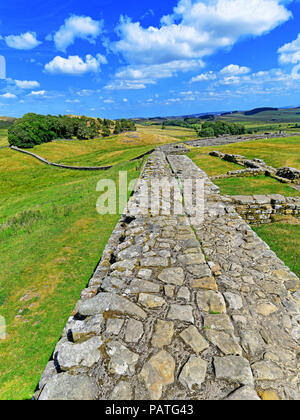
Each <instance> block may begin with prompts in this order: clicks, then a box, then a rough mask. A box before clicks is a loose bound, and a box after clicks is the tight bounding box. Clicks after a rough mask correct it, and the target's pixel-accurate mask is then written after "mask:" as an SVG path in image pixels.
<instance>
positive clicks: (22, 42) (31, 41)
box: [4, 32, 41, 50]
mask: <svg viewBox="0 0 300 420" xmlns="http://www.w3.org/2000/svg"><path fill="white" fill-rule="evenodd" d="M4 39H5V42H6V44H7V45H8V47H10V48H15V49H17V50H32V49H33V48H36V47H38V46H39V45H40V44H41V42H40V41H38V40H37V38H36V33H35V32H26V33H24V34H21V35H9V36H6V37H5V38H4Z"/></svg>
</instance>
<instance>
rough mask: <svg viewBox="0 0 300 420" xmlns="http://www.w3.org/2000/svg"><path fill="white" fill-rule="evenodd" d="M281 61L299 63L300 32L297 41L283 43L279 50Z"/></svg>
mask: <svg viewBox="0 0 300 420" xmlns="http://www.w3.org/2000/svg"><path fill="white" fill-rule="evenodd" d="M278 53H279V54H280V55H279V61H280V62H281V63H282V64H289V63H292V64H297V63H299V61H300V34H299V35H298V37H297V39H295V41H292V42H289V43H287V44H285V45H283V46H282V47H281V48H279V50H278Z"/></svg>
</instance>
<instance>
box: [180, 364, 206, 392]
mask: <svg viewBox="0 0 300 420" xmlns="http://www.w3.org/2000/svg"><path fill="white" fill-rule="evenodd" d="M206 371H207V361H206V360H203V359H201V358H200V357H197V356H191V357H190V358H189V360H188V362H187V363H186V364H185V365H184V366H183V369H182V371H181V373H180V375H179V381H180V382H181V383H182V385H184V386H185V387H187V388H189V389H190V390H193V389H194V387H195V386H197V387H201V385H202V383H203V382H204V381H205V377H206Z"/></svg>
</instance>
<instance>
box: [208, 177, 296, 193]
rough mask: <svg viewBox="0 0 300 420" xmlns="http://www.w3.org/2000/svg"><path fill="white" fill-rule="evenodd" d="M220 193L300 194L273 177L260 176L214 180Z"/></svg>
mask: <svg viewBox="0 0 300 420" xmlns="http://www.w3.org/2000/svg"><path fill="white" fill-rule="evenodd" d="M214 183H215V184H216V185H218V186H219V187H220V190H221V194H222V195H255V194H259V195H265V194H281V195H283V196H285V197H293V196H300V192H299V191H296V190H294V189H293V188H291V187H290V186H289V185H286V184H281V183H280V182H278V181H276V180H275V179H272V178H269V177H266V176H264V175H262V176H255V177H242V178H225V179H217V180H214Z"/></svg>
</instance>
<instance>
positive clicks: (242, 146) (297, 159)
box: [200, 136, 300, 169]
mask: <svg viewBox="0 0 300 420" xmlns="http://www.w3.org/2000/svg"><path fill="white" fill-rule="evenodd" d="M213 150H219V151H220V152H223V153H233V154H238V155H243V156H245V157H247V158H250V159H253V158H260V159H263V160H264V161H265V162H266V163H267V164H268V165H270V166H273V167H275V168H280V167H283V166H289V167H293V168H298V169H300V137H298V136H295V137H285V138H276V139H269V140H267V139H262V140H255V141H247V142H242V143H235V144H229V145H226V146H211V147H203V148H201V150H200V153H203V154H204V153H209V152H211V151H213Z"/></svg>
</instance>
